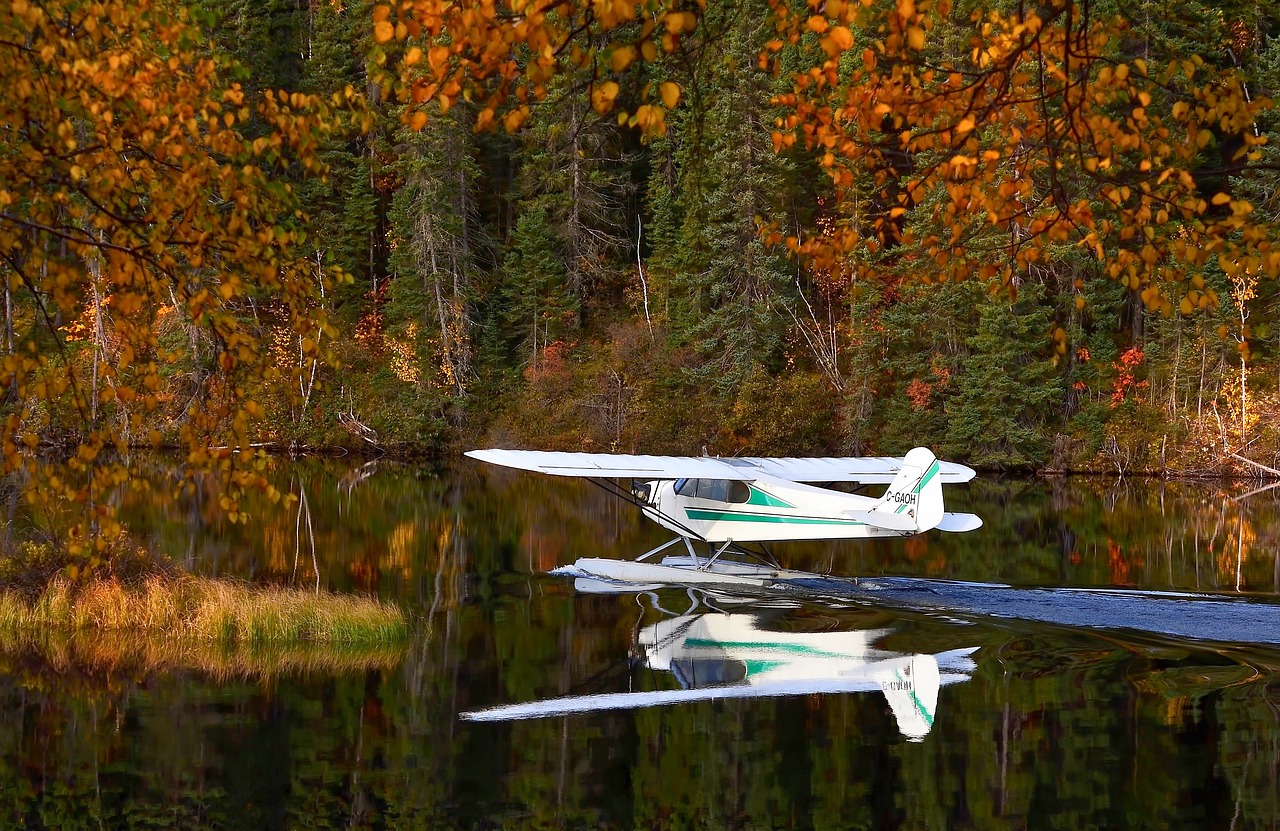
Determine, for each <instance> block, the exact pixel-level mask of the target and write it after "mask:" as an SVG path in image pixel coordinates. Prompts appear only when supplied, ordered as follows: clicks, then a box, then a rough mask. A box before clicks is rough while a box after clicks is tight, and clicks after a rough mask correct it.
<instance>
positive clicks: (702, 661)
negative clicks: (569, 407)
mask: <svg viewBox="0 0 1280 831" xmlns="http://www.w3.org/2000/svg"><path fill="white" fill-rule="evenodd" d="M579 588H582V586H581V584H580V585H579ZM696 602H697V601H696ZM705 605H707V606H708V608H706V609H697V610H696V611H695V609H694V608H691V609H690V611H689V612H686V613H685V614H682V615H676V616H673V617H670V618H667V619H664V620H660V621H658V622H657V623H654V624H651V625H649V626H646V627H644V628H641V629H638V631H637V633H636V635H635V646H634V649H633V653H634V654H636V655H637V657H638V658H639V659H640V660H641V661H642V662H643V666H644V667H646V668H647V669H650V670H653V671H655V673H657V674H658V675H659V676H661V675H665V674H667V673H669V674H670V676H671V677H672V678H674V680H675V684H674V685H672V684H671V683H670V682H669V681H663V680H661V679H660V678H658V679H657V681H656V683H655V684H653V685H652V686H655V687H656V688H654V689H634V688H633V689H631V690H629V691H627V692H606V693H594V694H587V695H568V696H562V697H559V698H551V699H544V700H541V701H532V702H525V703H519V704H507V705H500V706H497V707H491V708H487V709H482V710H473V711H470V712H467V713H463V714H461V717H462V718H463V719H466V720H468V721H516V720H523V719H531V718H548V717H552V716H564V715H571V714H579V713H591V712H599V711H604V710H632V709H642V708H647V707H661V706H671V705H679V704H689V703H691V702H695V701H706V700H711V699H717V700H719V699H729V698H735V699H736V698H766V697H776V696H792V695H811V694H847V693H859V692H880V693H882V694H883V695H884V697H885V699H886V701H887V702H888V704H889V708H890V710H891V711H892V713H893V716H894V720H895V721H896V722H897V725H898V730H899V732H901V734H902V735H903V737H904V738H906V739H907V740H908V741H922V740H923V739H924V737H925V736H926V735H928V733H929V731H930V730H931V729H932V728H933V723H934V717H935V714H936V712H937V706H938V690H939V688H940V687H942V686H946V685H948V684H955V683H961V682H964V681H967V680H968V679H969V676H970V675H971V674H972V672H973V670H974V668H975V666H976V665H975V663H974V661H973V659H972V658H971V657H970V656H971V655H972V654H973V652H975V651H976V648H962V649H952V650H947V651H945V652H940V653H936V654H928V653H918V654H910V653H902V652H894V651H891V650H887V649H884V648H882V647H881V646H880V643H881V642H882V641H883V640H884V639H885V637H886V636H887V635H889V634H890V632H891V630H890V629H884V628H878V629H852V630H844V631H839V630H837V631H829V630H828V631H817V632H813V631H810V632H793V631H787V630H786V628H785V627H780V626H777V625H775V624H774V623H773V618H774V617H776V616H777V615H778V614H779V611H780V610H779V609H778V608H776V607H775V608H774V609H765V608H758V607H757V608H751V609H747V610H733V611H725V610H723V609H721V608H716V607H715V606H714V605H713V604H712V603H707V604H705ZM796 605H797V606H798V604H796ZM781 613H782V614H785V611H783V612H781ZM637 683H639V685H640V686H650V685H648V684H645V683H644V682H643V680H640V679H637Z"/></svg>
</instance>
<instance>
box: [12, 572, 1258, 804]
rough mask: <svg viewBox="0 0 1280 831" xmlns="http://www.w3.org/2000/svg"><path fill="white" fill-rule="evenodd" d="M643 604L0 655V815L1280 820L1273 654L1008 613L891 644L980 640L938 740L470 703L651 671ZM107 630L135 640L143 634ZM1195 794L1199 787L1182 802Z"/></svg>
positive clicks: (771, 712)
mask: <svg viewBox="0 0 1280 831" xmlns="http://www.w3.org/2000/svg"><path fill="white" fill-rule="evenodd" d="M449 556H453V555H452V554H449ZM682 596H683V595H681V594H680V593H679V592H675V593H673V594H672V596H671V597H670V598H667V599H668V600H669V601H671V604H673V605H676V604H677V601H679V599H680V598H681V597H682ZM428 608H430V607H428ZM638 612H639V610H638V609H637V608H636V607H635V606H634V605H633V601H632V599H631V598H629V597H578V598H574V597H570V596H567V595H566V594H564V593H560V594H551V595H543V596H542V597H540V598H538V597H535V598H516V597H511V596H505V597H503V596H498V595H494V596H491V597H489V598H486V599H482V600H481V599H475V598H472V599H470V600H465V602H458V603H452V604H450V603H446V602H441V603H440V605H439V606H438V607H436V608H435V609H434V611H432V612H431V614H430V619H431V620H432V621H433V629H432V632H431V633H430V636H429V637H426V638H423V639H421V640H419V641H417V642H415V643H413V644H412V645H411V647H410V649H411V652H410V653H409V654H407V655H405V656H403V657H396V658H394V659H390V658H389V662H388V663H380V662H375V663H374V664H369V665H365V666H356V665H351V666H343V665H341V664H333V665H328V666H326V665H324V664H318V663H316V664H310V663H308V661H307V660H305V659H300V660H299V661H298V663H297V665H296V666H293V667H290V668H287V669H283V670H276V671H274V672H268V673H264V674H256V673H254V672H252V671H244V670H242V669H234V670H232V671H231V674H230V677H224V676H221V675H219V676H217V677H219V678H220V679H222V680H219V681H218V682H217V683H210V676H208V675H206V674H205V669H204V668H202V667H199V666H194V665H193V664H191V663H187V664H179V665H175V666H173V667H171V668H170V669H167V670H166V669H163V668H162V665H161V663H160V662H161V661H162V660H163V656H154V655H153V656H148V655H145V654H144V655H141V656H139V657H136V658H131V659H125V660H124V661H123V662H121V663H118V664H116V665H115V668H114V669H111V668H107V667H108V664H107V663H101V662H100V661H101V660H103V659H105V658H106V655H104V654H101V653H100V652H98V651H97V650H99V649H100V648H101V649H107V648H106V647H99V646H98V645H95V644H84V645H83V646H82V645H76V646H74V647H68V649H74V650H81V649H83V650H85V651H84V652H80V653H78V654H80V655H81V657H79V658H75V657H58V656H60V655H63V653H62V652H58V650H57V649H53V650H49V648H48V647H47V646H44V645H34V646H31V647H30V648H28V647H23V646H21V645H19V646H16V647H14V648H13V649H4V650H2V651H0V655H3V656H5V657H3V658H0V661H2V662H3V663H0V669H3V673H0V777H2V778H0V781H3V782H5V783H6V784H5V785H4V786H3V787H0V810H3V811H5V812H7V813H6V814H5V815H6V816H9V817H32V816H37V817H40V818H41V819H40V821H39V822H38V823H37V824H40V825H46V826H48V825H57V824H58V823H62V822H65V823H67V824H66V825H64V826H60V827H80V825H88V826H93V827H96V826H97V824H98V823H99V822H101V823H102V824H104V825H106V826H107V827H132V826H133V825H143V824H145V823H146V822H148V821H157V822H159V821H161V820H165V821H164V822H162V823H161V824H173V823H177V824H179V825H181V824H187V825H192V826H194V825H199V826H200V827H210V828H238V827H246V825H247V826H252V827H264V828H268V827H330V826H341V827H426V828H432V827H439V828H479V827H484V828H493V827H513V828H514V827H592V828H701V827H706V828H713V827H714V828H727V827H814V828H848V827H867V826H875V825H879V826H882V827H895V828H898V827H900V828H925V827H929V828H941V827H958V826H962V825H966V824H972V825H974V826H978V827H1021V826H1027V827H1035V826H1037V825H1039V824H1043V823H1044V820H1045V819H1046V818H1048V817H1053V818H1054V819H1055V821H1056V822H1058V823H1060V824H1062V825H1063V827H1126V826H1128V825H1131V824H1132V822H1131V821H1132V819H1133V818H1134V817H1139V816H1140V817H1142V822H1143V823H1144V824H1146V823H1149V824H1150V825H1151V826H1152V827H1170V826H1173V825H1191V826H1203V827H1226V826H1227V825H1228V824H1230V822H1231V819H1232V817H1236V826H1235V827H1237V828H1248V827H1259V826H1269V825H1271V824H1273V823H1274V820H1275V803H1274V794H1273V790H1274V787H1273V786H1274V778H1273V776H1272V772H1271V771H1270V767H1269V766H1270V765H1272V762H1271V761H1270V760H1271V759H1272V758H1273V756H1274V753H1273V750H1274V747H1275V746H1276V745H1277V744H1280V725H1277V719H1276V713H1275V711H1274V708H1273V707H1272V706H1271V704H1270V703H1269V696H1268V695H1267V692H1268V685H1269V684H1270V683H1271V679H1273V678H1274V677H1275V675H1274V667H1276V666H1280V655H1277V654H1275V653H1274V651H1269V650H1265V649H1257V650H1238V651H1234V652H1225V653H1221V654H1219V653H1215V652H1213V651H1211V650H1208V649H1204V648H1199V647H1195V646H1185V645H1178V644H1163V643H1159V642H1154V641H1152V642H1143V641H1126V640H1122V639H1119V638H1118V637H1117V636H1113V635H1095V634H1091V633H1082V632H1073V631H1067V630H1059V629H1052V628H1043V627H1034V626H1026V627H1020V626H1019V625H1015V624H1010V623H1008V622H1005V623H1003V624H1002V625H1001V626H999V627H994V626H991V627H985V626H965V627H958V626H955V625H952V624H947V623H945V622H940V621H929V620H924V619H919V620H914V619H908V620H907V621H906V622H905V623H904V624H903V625H902V626H901V627H900V629H899V631H898V632H897V633H896V634H895V635H894V636H893V637H894V638H895V640H894V642H893V644H892V648H894V649H920V648H923V647H924V646H925V645H926V644H927V645H928V648H929V649H930V650H931V651H932V650H937V649H940V648H946V647H950V646H956V645H960V644H962V643H963V644H972V643H975V642H980V643H982V644H983V649H982V650H981V651H980V652H979V653H977V654H976V655H975V658H976V660H977V662H978V670H977V672H976V673H975V674H974V676H973V678H972V679H971V680H970V681H969V682H967V683H966V684H963V685H957V686H954V687H947V688H945V689H944V691H943V693H942V700H941V702H940V706H939V709H938V719H937V721H936V722H935V725H934V728H933V730H932V731H931V733H930V735H929V736H928V737H927V739H926V740H925V741H923V742H920V743H907V742H905V741H903V740H902V738H901V736H900V734H899V733H898V731H897V729H896V727H895V723H894V720H893V717H892V716H891V715H890V714H889V713H888V712H887V711H886V707H885V705H884V703H883V702H882V701H881V700H879V699H878V697H875V696H856V695H855V696H803V697H792V698H778V699H767V700H735V701H721V702H703V703H699V704H694V705H690V706H680V707H672V708H662V709H653V710H642V711H636V712H620V713H604V714H597V715H594V716H579V717H574V718H571V719H565V718H553V719H545V720H536V721H530V722H521V723H518V724H496V725H495V724H484V725H481V724H471V723H465V722H459V721H458V719H457V718H456V714H457V712H458V711H459V710H461V709H469V708H472V707H475V706H479V705H483V704H486V703H492V702H494V701H496V700H512V699H511V696H512V695H513V694H515V693H522V692H524V691H533V692H534V693H536V694H549V693H562V692H570V691H573V690H566V689H565V685H566V684H568V685H570V686H572V685H573V684H576V683H581V682H582V681H583V680H584V679H593V678H599V677H602V676H607V677H608V678H610V679H611V683H615V684H620V685H626V684H627V683H629V682H628V680H627V679H628V677H629V676H630V677H631V678H632V679H633V680H632V682H633V683H639V681H638V677H637V676H635V675H633V674H632V670H631V669H630V668H629V667H628V665H627V664H626V663H625V653H626V645H627V644H628V643H629V642H630V637H631V628H632V624H633V623H634V620H635V617H636V614H637V613H638ZM846 614H851V615H854V617H853V618H850V619H846V618H845V615H846ZM884 614H886V613H883V612H866V611H856V612H850V613H845V612H842V611H838V610H829V609H823V610H809V609H801V610H798V611H797V612H796V616H797V617H796V619H795V620H794V621H789V622H788V623H787V624H786V625H788V626H791V625H794V626H796V627H799V628H802V629H808V628H813V627H819V626H822V627H837V628H838V627H841V626H848V625H851V624H853V625H857V626H863V625H866V624H868V623H878V622H881V617H882V616H883V615H884ZM567 633H568V634H567ZM0 646H3V645H0ZM114 648H117V649H119V651H120V654H121V655H124V656H127V655H130V654H134V652H133V651H134V650H136V649H137V648H138V645H137V644H130V643H127V642H126V643H121V644H118V645H117V646H116V647H114ZM33 649H34V650H35V651H34V652H33V651H32V650H33ZM40 650H45V651H43V652H42V651H40ZM107 651H108V652H109V649H107ZM41 656H43V657H41ZM94 656H98V657H94ZM401 661H402V663H401ZM619 661H622V662H623V663H622V664H621V665H620V664H619ZM397 666H399V669H397V668H396V667H397ZM184 667H185V668H184ZM50 670H52V671H50ZM618 673H621V675H619V674H618ZM1202 789H1203V790H1204V793H1205V794H1206V795H1205V796H1204V797H1203V798H1199V797H1197V798H1196V799H1189V798H1187V796H1186V795H1187V794H1188V793H1190V792H1195V793H1199V792H1200V791H1201V790H1202ZM1210 792H1211V793H1210ZM73 805H74V806H75V807H76V808H77V810H78V813H72V812H71V810H70V809H71V808H72V806H73ZM90 820H91V821H90Z"/></svg>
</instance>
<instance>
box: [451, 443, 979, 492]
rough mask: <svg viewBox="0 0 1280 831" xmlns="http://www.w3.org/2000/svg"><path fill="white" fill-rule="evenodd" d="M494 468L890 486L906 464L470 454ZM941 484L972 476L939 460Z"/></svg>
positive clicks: (878, 459) (880, 459)
mask: <svg viewBox="0 0 1280 831" xmlns="http://www.w3.org/2000/svg"><path fill="white" fill-rule="evenodd" d="M467 455H468V456H470V457H471V458H473V459H479V460H480V461H482V462H489V463H490V464H495V465H503V466H505V467H514V468H518V469H520V470H531V471H534V472H536V473H548V474H551V475H553V476H589V477H599V478H605V479H625V478H632V479H682V478H689V479H741V480H746V481H751V480H754V479H759V478H761V477H773V478H776V479H784V480H787V481H790V482H860V483H863V484H868V485H871V484H888V483H889V482H892V481H893V477H894V476H895V475H896V474H897V473H898V471H899V469H901V467H902V460H901V459H895V458H891V457H887V456H866V457H848V458H816V459H796V458H780V459H768V458H745V459H739V458H731V457H720V456H636V455H627V454H622V453H567V452H561V451H544V450H471V451H468V452H467ZM939 466H940V468H941V470H940V473H941V477H942V481H943V482H947V483H952V484H954V483H957V482H968V481H969V480H970V479H972V478H973V476H974V473H973V470H972V469H970V468H967V467H965V466H964V465H959V464H955V463H954V462H939Z"/></svg>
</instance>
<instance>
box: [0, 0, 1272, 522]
mask: <svg viewBox="0 0 1280 831" xmlns="http://www.w3.org/2000/svg"><path fill="white" fill-rule="evenodd" d="M12 8H13V14H12V15H11V16H10V18H9V20H8V21H7V22H0V75H2V76H3V78H4V84H5V90H6V91H5V93H4V94H3V97H2V103H0V108H2V109H3V114H2V117H0V132H3V135H4V137H5V141H4V143H3V149H0V253H3V257H0V271H2V272H4V273H5V275H6V277H7V282H6V287H5V325H4V329H5V332H4V344H3V348H4V349H5V350H6V353H7V357H6V359H5V361H4V365H3V378H0V382H3V386H4V388H5V391H6V394H5V399H4V402H3V406H4V415H5V418H6V421H5V424H4V431H3V438H4V450H5V454H4V457H5V462H6V467H7V468H8V469H10V470H13V469H19V468H20V469H23V470H25V471H27V472H28V474H29V475H30V476H31V477H33V481H37V482H39V483H40V484H41V488H42V489H43V490H44V491H45V492H48V493H55V494H58V495H60V496H65V497H68V498H70V499H71V500H72V501H74V502H76V503H78V504H89V505H93V504H94V501H95V493H97V492H99V491H101V490H102V489H103V488H107V487H111V486H113V485H115V484H118V483H119V482H120V481H123V480H124V479H127V478H128V474H127V473H126V472H123V470H124V468H116V467H113V466H112V465H113V464H114V463H113V462H109V461H104V460H105V459H108V458H115V456H116V454H120V453H124V454H126V455H127V452H128V449H129V448H133V447H144V446H148V445H152V446H158V447H166V446H168V447H183V448H185V449H186V450H187V451H188V453H189V461H190V462H191V463H192V464H193V465H196V466H203V467H204V468H205V469H210V470H219V471H222V472H223V474H224V476H225V477H226V482H227V485H228V492H229V497H228V501H227V503H226V506H224V507H228V508H229V509H230V510H231V511H232V513H233V518H234V511H235V506H236V493H237V489H238V488H252V487H259V488H261V487H264V485H263V482H264V480H263V479H262V478H261V477H260V476H257V475H256V474H255V473H254V472H253V466H254V465H255V464H259V465H260V464H261V461H260V458H259V457H258V456H256V455H255V454H254V453H252V452H249V450H248V448H250V447H253V448H275V449H325V448H328V449H334V448H343V449H345V450H347V451H357V452H367V453H371V454H385V453H391V454H402V455H434V456H451V455H452V454H453V453H456V452H457V451H458V450H459V449H460V448H465V447H468V446H476V445H478V444H483V445H506V446H528V447H546V448H557V449H583V450H616V451H630V452H671V453H690V452H693V453H697V452H707V453H716V454H726V455H728V454H735V453H740V452H748V451H749V452H751V453H754V454H761V455H764V454H791V455H806V454H869V453H886V454H888V453H900V452H903V451H905V450H906V449H907V448H909V447H911V446H913V445H915V444H927V445H929V446H931V447H933V448H934V449H935V450H936V452H938V454H939V455H940V456H943V457H947V458H954V459H956V460H960V461H965V462H967V463H970V464H973V465H975V466H979V467H981V468H984V469H1003V470H1045V469H1047V470H1060V471H1075V470H1092V471H1111V472H1120V473H1126V472H1157V473H1171V474H1175V475H1214V474H1230V473H1241V472H1253V471H1256V470H1257V469H1258V468H1257V465H1263V466H1265V467H1269V468H1274V467H1277V466H1280V464H1278V463H1277V454H1278V453H1280V430H1278V429H1277V423H1276V419H1275V417H1274V416H1275V414H1276V412H1277V409H1278V408H1280V326H1276V325H1275V321H1274V318H1275V317H1276V315H1277V314H1280V309H1277V304H1276V289H1275V280H1274V278H1275V276H1276V275H1277V274H1278V273H1280V250H1276V249H1274V248H1273V245H1274V241H1275V239H1276V235H1275V230H1276V223H1277V220H1278V218H1280V202H1278V201H1277V198H1276V192H1277V191H1276V187H1275V185H1274V184H1273V183H1274V182H1276V181H1277V174H1276V160H1277V156H1276V150H1275V148H1274V147H1273V145H1272V144H1271V143H1269V142H1268V135H1269V133H1270V131H1271V129H1272V127H1273V125H1274V124H1275V122H1276V114H1275V110H1274V106H1273V104H1272V101H1271V99H1270V98H1269V97H1268V96H1269V94H1270V93H1271V91H1272V90H1274V89H1276V88H1277V87H1280V50H1278V48H1277V46H1276V41H1275V39H1274V37H1273V36H1274V35H1275V34H1276V32H1277V30H1278V27H1280V11H1278V10H1277V9H1276V8H1275V7H1273V5H1272V4H1271V3H1270V2H1261V3H1237V2H1227V3H1219V4H1212V5H1211V4H1207V3H1201V2H1189V3H1187V4H1181V5H1179V6H1178V7H1177V8H1176V9H1171V8H1166V7H1156V6H1153V5H1152V4H1150V3H1137V2H1132V0H1125V1H1124V2H1120V0H1102V2H1090V3H1084V4H1081V3H1078V2H1075V0H1047V2H1045V3H1043V4H1040V5H1035V6H1029V5H1028V4H1025V3H1023V2H1016V3H1015V2H1010V1H1009V0H997V1H996V2H993V3H987V4H980V3H978V2H974V0H959V2H948V0H933V2H926V0H917V1H916V2H913V0H896V2H889V0H861V2H859V3H846V2H843V0H825V2H819V0H810V2H808V3H801V2H788V1H787V0H768V2H766V0H698V1H697V2H677V0H646V2H642V3H639V4H626V3H623V4H613V5H610V4H609V3H604V2H596V3H587V2H577V1H576V0H574V1H572V2H571V1H570V0H562V2H558V3H548V4H545V5H544V6H541V7H540V6H538V4H536V3H527V2H526V3H520V2H514V3H512V4H511V5H510V7H507V6H504V5H501V4H495V3H493V2H490V0H484V2H476V3H462V4H449V3H440V2H436V0H403V2H401V3H399V4H398V5H397V6H396V7H395V8H392V7H390V6H385V5H376V4H374V3H372V2H370V0H347V1H346V2H344V1H343V0H253V2H249V0H196V2H194V3H193V4H192V5H190V6H183V5H182V4H180V3H177V2H174V0H144V2H140V3H131V4H129V5H127V6H126V5H125V4H121V3H116V2H83V1H82V0H46V2H34V0H14V2H13V3H12ZM50 447H53V448H62V449H63V451H64V452H63V454H62V455H60V456H57V460H56V462H49V461H46V459H47V458H48V456H47V454H42V453H41V452H40V451H41V450H42V449H47V448H50ZM67 454H70V456H69V460H68V456H67ZM255 459H258V461H255ZM1244 459H1248V460H1251V462H1252V465H1250V463H1249V462H1245V461H1244ZM103 521H104V522H105V521H107V520H105V519H104V520H103Z"/></svg>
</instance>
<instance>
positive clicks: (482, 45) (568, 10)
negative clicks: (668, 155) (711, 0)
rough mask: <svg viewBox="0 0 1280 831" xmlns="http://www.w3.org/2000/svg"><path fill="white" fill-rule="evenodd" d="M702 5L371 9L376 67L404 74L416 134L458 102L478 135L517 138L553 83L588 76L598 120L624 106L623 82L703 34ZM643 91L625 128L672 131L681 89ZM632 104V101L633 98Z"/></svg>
mask: <svg viewBox="0 0 1280 831" xmlns="http://www.w3.org/2000/svg"><path fill="white" fill-rule="evenodd" d="M704 5H705V0H643V2H640V3H637V2H635V0H514V2H510V3H509V4H500V3H498V2H496V0H471V2H466V3H457V2H453V1H452V0H399V2H397V3H395V4H388V3H383V4H379V5H378V6H376V7H375V9H374V17H373V20H374V23H373V26H374V39H375V41H376V42H377V43H378V44H379V45H380V47H381V49H382V52H381V53H380V54H379V60H380V61H381V62H382V63H384V64H387V63H390V64H392V66H393V67H394V71H395V72H396V73H397V76H398V82H397V91H398V92H399V94H400V95H401V96H402V97H403V98H404V100H407V101H409V102H411V103H412V106H411V107H409V108H407V111H406V113H405V116H404V120H405V123H406V124H407V125H408V126H410V127H411V128H413V129H415V130H417V129H421V128H422V127H423V126H424V125H425V123H426V116H425V113H426V112H427V109H426V107H427V105H428V104H435V105H436V106H438V107H439V108H440V110H441V111H442V112H447V111H448V110H449V108H450V107H451V106H453V104H455V103H456V102H457V101H459V100H466V101H469V102H472V103H474V104H475V105H476V106H477V108H478V112H479V117H478V119H477V123H476V128H477V129H491V128H494V127H496V126H498V125H501V126H502V127H503V128H504V129H506V130H508V131H512V130H515V129H518V128H519V127H520V126H521V125H522V124H523V123H524V121H525V120H526V118H527V117H528V113H529V109H528V108H529V107H531V106H535V105H536V104H537V103H539V102H541V101H543V100H545V99H546V97H547V95H548V92H549V86H548V85H549V84H550V83H551V81H552V79H553V78H555V77H557V76H562V75H566V74H570V73H578V72H587V73H589V74H590V78H591V83H590V89H589V93H588V95H589V99H590V103H591V106H592V108H593V109H594V110H595V111H596V112H597V113H599V114H602V115H603V114H607V113H609V112H612V111H613V110H615V109H616V108H617V107H618V105H619V102H620V100H621V96H620V94H619V93H620V86H619V83H618V80H619V78H620V77H621V76H622V74H623V73H626V72H628V71H630V70H631V69H632V68H633V67H634V66H635V65H636V64H637V63H652V62H654V61H656V60H658V58H659V57H660V56H662V55H665V54H670V53H672V52H674V51H675V50H676V49H677V48H678V47H679V45H680V43H681V39H682V38H684V37H686V36H688V35H689V34H690V33H691V32H693V31H694V30H695V29H697V27H698V25H699V21H700V19H701V16H702V12H703V8H704ZM658 91H659V94H658V95H657V96H656V97H651V93H652V90H651V89H650V88H645V90H643V91H642V93H641V100H640V102H639V103H638V104H636V105H635V108H634V109H633V110H629V111H625V112H622V113H621V114H620V115H619V122H620V123H623V124H629V125H631V126H634V127H638V128H639V129H640V130H641V131H642V132H643V133H644V134H645V135H649V136H653V135H660V134H661V133H663V132H664V131H665V129H666V112H667V111H669V110H670V109H672V108H673V107H675V106H676V105H677V104H678V103H679V87H678V86H677V85H676V84H674V83H673V82H671V81H664V82H662V83H660V84H659V85H658ZM627 105H628V106H630V105H631V102H630V100H629V99H628V102H627Z"/></svg>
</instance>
